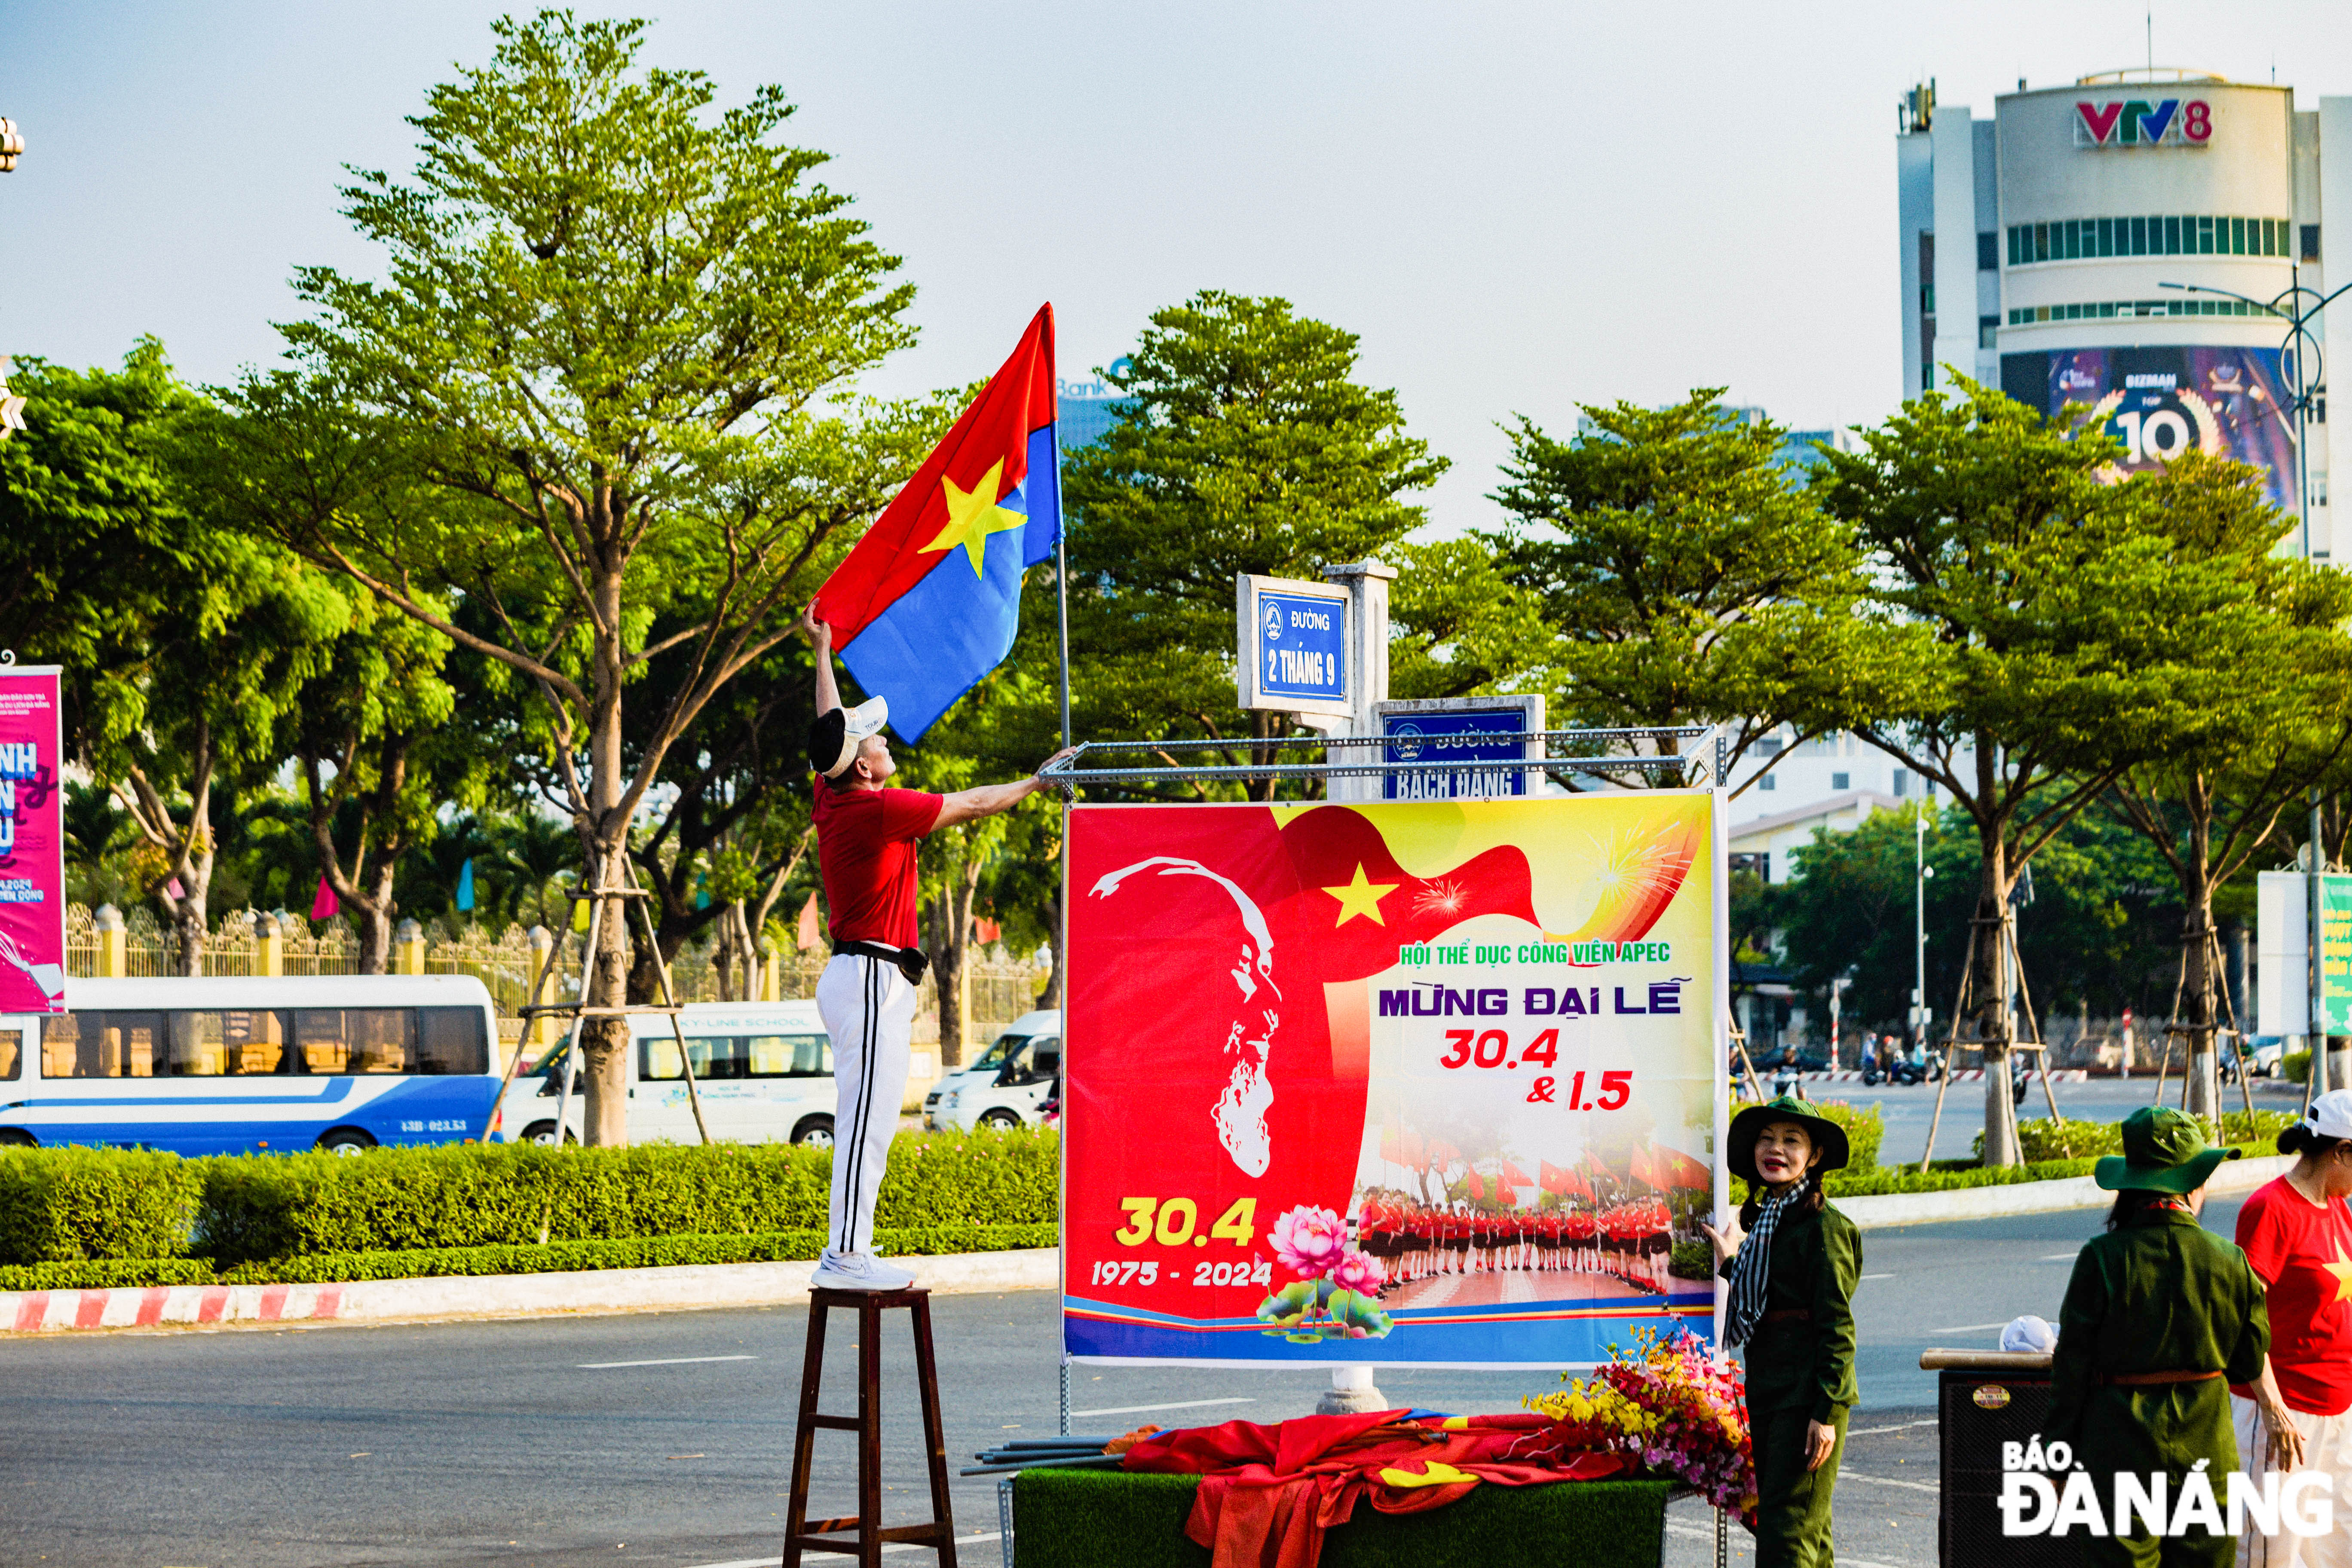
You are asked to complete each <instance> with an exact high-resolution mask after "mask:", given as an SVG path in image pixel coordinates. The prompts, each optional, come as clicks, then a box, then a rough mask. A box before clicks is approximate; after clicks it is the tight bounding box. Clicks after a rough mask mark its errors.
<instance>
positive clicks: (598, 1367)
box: [579, 1331, 1940, 1372]
mask: <svg viewBox="0 0 2352 1568" xmlns="http://www.w3.org/2000/svg"><path fill="white" fill-rule="evenodd" d="M1939 1332H1940V1331H1939ZM759 1359H760V1358H759V1357H758V1356H755V1355H668V1356H663V1357H662V1358H661V1359H660V1360H658V1361H583V1362H582V1363H579V1364H580V1370H581V1371H582V1372H602V1371H603V1370H604V1369H605V1368H606V1367H614V1366H689V1365H692V1364H693V1363H697V1362H706V1361H758V1360H759Z"/></svg>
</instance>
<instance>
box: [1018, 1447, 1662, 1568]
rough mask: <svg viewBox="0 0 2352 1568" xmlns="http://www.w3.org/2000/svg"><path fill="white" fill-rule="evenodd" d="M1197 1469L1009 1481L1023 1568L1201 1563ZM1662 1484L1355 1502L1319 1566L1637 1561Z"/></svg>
mask: <svg viewBox="0 0 2352 1568" xmlns="http://www.w3.org/2000/svg"><path fill="white" fill-rule="evenodd" d="M1200 1484H1201V1482H1200V1478H1199V1477H1198V1476H1162V1475H1148V1474H1140V1475H1130V1474H1129V1473H1128V1472H1126V1471H1124V1470H1024V1471H1023V1472H1022V1473H1021V1474H1020V1475H1019V1476H1017V1477H1016V1478H1014V1479H1013V1539H1014V1541H1015V1542H1017V1550H1018V1552H1019V1562H1020V1563H1021V1568H1109V1565H1113V1564H1116V1565H1117V1568H1209V1562H1210V1553H1209V1550H1208V1548H1206V1547H1204V1546H1196V1545H1194V1544H1193V1543H1192V1541H1191V1540H1190V1539H1189V1538H1188V1537H1187V1536H1186V1535H1185V1533H1184V1521H1185V1520H1186V1519H1187V1518H1189V1517H1190V1516H1191V1515H1192V1491H1193V1489H1194V1488H1195V1487H1197V1486H1199V1485H1200ZM1672 1490H1673V1484H1672V1483H1671V1482H1668V1481H1560V1482H1556V1483H1554V1484H1553V1485H1550V1486H1541V1487H1497V1486H1482V1487H1480V1488H1479V1489H1477V1490H1475V1491H1474V1492H1472V1493H1470V1494H1469V1495H1468V1496H1467V1497H1465V1498H1463V1499H1462V1500H1459V1501H1457V1502H1453V1503H1449V1504H1447V1505H1446V1506H1445V1507H1444V1508H1438V1509H1432V1510H1430V1511H1428V1512H1427V1513H1409V1514H1392V1513H1381V1512H1379V1511H1378V1510H1375V1509H1373V1508H1372V1506H1371V1505H1370V1503H1359V1504H1358V1505H1357V1507H1356V1512H1355V1517H1354V1518H1352V1519H1350V1520H1349V1521H1348V1522H1347V1523H1345V1524H1343V1525H1341V1526H1339V1528H1338V1529H1337V1530H1334V1531H1331V1532H1330V1533H1329V1534H1328V1535H1327V1536H1326V1537H1325V1538H1324V1542H1323V1568H1433V1565H1436V1564H1448V1563H1486V1564H1490V1565H1491V1568H1505V1565H1506V1564H1508V1565H1511V1568H1569V1565H1570V1564H1573V1565H1575V1568H1600V1565H1602V1564H1607V1565H1608V1568H1620V1565H1622V1568H1639V1565H1640V1564H1642V1563H1656V1562H1658V1561H1659V1560H1660V1559H1661V1557H1662V1556H1663V1554H1664V1549H1665V1538H1666V1497H1667V1494H1668V1493H1669V1492H1671V1491H1672Z"/></svg>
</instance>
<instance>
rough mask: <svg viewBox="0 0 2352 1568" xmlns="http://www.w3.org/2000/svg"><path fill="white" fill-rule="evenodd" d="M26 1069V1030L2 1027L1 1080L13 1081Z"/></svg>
mask: <svg viewBox="0 0 2352 1568" xmlns="http://www.w3.org/2000/svg"><path fill="white" fill-rule="evenodd" d="M24 1070H25V1031H24V1030H22V1029H0V1082H11V1083H13V1082H14V1081H16V1079H17V1078H18V1077H19V1076H20V1075H21V1074H22V1073H23V1072H24Z"/></svg>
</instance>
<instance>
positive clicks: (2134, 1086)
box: [1765, 1071, 2303, 1165]
mask: <svg viewBox="0 0 2352 1568" xmlns="http://www.w3.org/2000/svg"><path fill="white" fill-rule="evenodd" d="M2251 1087H2252V1090H2253V1103H2254V1109H2255V1110H2302V1109H2303V1086H2302V1085H2301V1084H2295V1083H2289V1082H2287V1081H2286V1080H2285V1079H2261V1078H2258V1079H2253V1080H2252V1086H2251ZM1765 1088H1766V1089H1767V1090H1768V1091H1769V1089H1770V1088H1771V1083H1770V1075H1769V1073H1768V1074H1767V1075H1766V1081H1765ZM2052 1088H2053V1090H2054V1091H2055V1093H2056V1095H2057V1100H2058V1110H2059V1112H2060V1114H2062V1115H2064V1116H2069V1117H2074V1116H2082V1117H2086V1118H2088V1119H2090V1120H2092V1121H2122V1120H2123V1119H2124V1118H2125V1117H2126V1116H2128V1115H2130V1114H2131V1113H2132V1112H2133V1111H2134V1110H2137V1109H2139V1108H2140V1107H2141V1106H2143V1105H2147V1104H2149V1103H2151V1102H2152V1101H2153V1100H2155V1098H2156V1078H2155V1075H2153V1074H2150V1073H2143V1074H2139V1075H2137V1076H2135V1077H2132V1078H2129V1079H2117V1078H2100V1079H2091V1080H2090V1081H2089V1082H2087V1083H2060V1084H2054V1085H2053V1086H2052ZM2165 1090H2166V1092H2165V1103H2166V1104H2167V1105H2179V1103H2180V1075H2179V1072H2178V1071H2176V1072H2174V1073H2173V1074H2172V1075H2171V1076H2170V1077H2169V1078H2168V1079H2166V1082H2165ZM1805 1092H1806V1093H1807V1094H1808V1095H1810V1096H1811V1097H1812V1098H1813V1099H1815V1100H1844V1101H1845V1102H1847V1103H1848V1104H1850V1105H1856V1106H1862V1105H1876V1106H1878V1107H1880V1108H1881V1110H1882V1113H1883V1114H1884V1115H1885V1119H1886V1139H1885V1144H1884V1145H1883V1146H1882V1148H1881V1151H1880V1153H1879V1161H1880V1163H1883V1164H1890V1165H1891V1164H1899V1163H1905V1162H1914V1163H1916V1161H1917V1160H1918V1158H1919V1156H1920V1154H1921V1153H1922V1152H1924V1151H1925V1150H1926V1148H1927V1125H1928V1122H1929V1121H1931V1120H1933V1119H1934V1116H1935V1110H1936V1086H1935V1085H1934V1084H1932V1083H1922V1084H1914V1085H1911V1086H1910V1087H1908V1088H1904V1087H1900V1086H1897V1085H1895V1084H1884V1083H1883V1084H1880V1085H1879V1086H1878V1087H1876V1088H1875V1089H1870V1088H1865V1087H1864V1085H1863V1083H1862V1081H1861V1080H1860V1079H1853V1080H1852V1081H1850V1082H1844V1083H1837V1082H1830V1081H1820V1082H1808V1083H1807V1084H1806V1085H1805ZM2221 1096H2222V1105H2223V1108H2224V1109H2225V1110H2238V1109H2239V1108H2240V1107H2241V1106H2242V1104H2243V1103H2244V1102H2243V1101H2242V1100H2240V1099H2239V1096H2238V1087H2237V1086H2236V1085H2235V1084H2224V1085H2222V1086H2221ZM1984 1106H1985V1086H1984V1084H1983V1082H1982V1081H1981V1080H1979V1081H1976V1082H1969V1083H1955V1084H1953V1085H1952V1086H1951V1088H1950V1089H1949V1090H1948V1092H1947V1093H1946V1095H1945V1097H1944V1114H1943V1119H1942V1120H1941V1121H1938V1122H1937V1125H1936V1158H1937V1159H1938V1160H1963V1159H1968V1158H1970V1157H1971V1156H1973V1155H1974V1153H1975V1152H1976V1149H1975V1140H1976V1136H1977V1134H1978V1133H1979V1132H1980V1131H1983V1130H1984ZM2049 1115H2050V1102H2049V1101H2048V1100H2045V1099H2043V1098H2042V1085H2041V1083H2040V1082H2039V1081H2037V1082H2035V1083H2034V1084H2033V1085H2032V1087H2031V1088H2029V1089H2027V1090H2026V1091H2025V1103H2024V1104H2023V1105H2021V1106H2020V1107H2019V1108H2018V1116H2019V1117H2020V1118H2021V1120H2023V1121H2039V1120H2045V1119H2047V1118H2048V1116H2049Z"/></svg>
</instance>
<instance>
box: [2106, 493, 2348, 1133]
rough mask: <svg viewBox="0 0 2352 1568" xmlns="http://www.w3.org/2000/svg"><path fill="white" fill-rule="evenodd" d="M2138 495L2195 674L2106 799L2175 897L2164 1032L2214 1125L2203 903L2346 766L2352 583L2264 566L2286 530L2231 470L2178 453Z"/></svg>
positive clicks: (2212, 945) (2193, 1100)
mask: <svg viewBox="0 0 2352 1568" xmlns="http://www.w3.org/2000/svg"><path fill="white" fill-rule="evenodd" d="M2135 488H2136V489H2137V499H2138V500H2139V501H2140V502H2141V503H2142V509H2141V514H2142V516H2143V517H2144V518H2145V520H2146V521H2147V531H2148V533H2149V535H2150V536H2151V541H2152V542H2153V543H2154V544H2155V545H2156V546H2157V548H2158V550H2159V551H2160V552H2161V559H2162V562H2163V564H2164V566H2165V568H2166V569H2167V570H2168V572H2169V574H2171V575H2172V576H2173V577H2174V579H2175V581H2176V582H2177V583H2179V584H2182V585H2183V586H2184V587H2188V586H2189V585H2194V586H2195V587H2196V588H2198V589H2201V603H2199V604H2197V605H2194V606H2192V607H2193V609H2194V612H2195V614H2196V626H2197V630H2198V634H2199V635H2198V637H2197V638H2196V642H2195V652H2196V655H2197V658H2195V659H2194V661H2193V662H2189V663H2185V664H2184V665H2183V666H2182V667H2181V668H2180V670H2179V679H2177V680H2175V681H2174V682H2172V683H2171V684H2170V685H2169V686H2168V687H2167V688H2166V689H2164V690H2163V691H2162V692H2161V693H2159V694H2158V696H2159V699H2160V700H2161V701H2162V702H2163V704H2164V706H2163V707H2162V708H2161V709H2159V710H2158V711H2157V712H2156V713H2155V714H2153V715H2150V716H2148V718H2147V720H2144V722H2149V723H2152V724H2154V725H2155V726H2157V727H2158V728H2160V729H2161V730H2162V731H2163V732H2164V733H2165V735H2166V743H2165V744H2164V745H2163V746H2162V748H2161V749H2159V750H2156V751H2154V752H2151V753H2150V754H2149V755H2148V756H2147V757H2146V758H2145V759H2144V760H2142V761H2140V762H2138V763H2135V764H2134V765H2132V766H2131V767H2130V768H2128V769H2126V770H2125V772H2124V773H2122V774H2121V775H2120V776H2118V777H2117V778H2116V783H2115V788H2114V793H2113V795H2111V796H2110V799H2111V801H2112V804H2113V807H2114V809H2115V811H2116V814H2117V815H2118V816H2120V817H2121V818H2122V819H2123V820H2124V821H2125V822H2127V823H2129V824H2130V825H2131V826H2133V827H2135V828H2137V830H2138V831H2139V832H2140V833H2142V834H2143V835H2145V836H2146V837H2147V840H2148V842H2149V843H2150V844H2151V845H2153V846H2154V847H2155V848H2156V850H2157V852H2158V854H2159V855H2161V856H2162V857H2163V858H2164V861H2165V863H2166V865H2167V866H2168V868H2170V869H2171V871H2172V874H2173V876H2174V877H2175V878H2176V879H2178V880H2179V884H2180V898H2181V908H2182V919H2181V927H2180V985H2179V993H2180V1006H2179V1016H2177V1017H2174V1018H2171V1019H2168V1025H2170V1026H2178V1027H2179V1028H2180V1029H2181V1030H2183V1031H2184V1032H2185V1034H2186V1037H2187V1041H2188V1047H2189V1050H2188V1058H2189V1078H2188V1083H2189V1110H2190V1111H2192V1112H2193V1113H2196V1114H2198V1115H2202V1116H2219V1115H2220V1114H2221V1105H2220V1103H2219V1080H2218V1079H2217V1077H2216V1075H2215V1073H2214V1070H2213V1069H2214V1065H2215V1061H2216V1057H2215V1051H2214V1042H2215V1034H2214V1031H2215V1029H2216V1028H2217V1027H2218V1026H2219V1023H2220V1018H2219V1009H2218V1006H2217V993H2218V991H2219V989H2220V986H2221V975H2220V974H2219V973H2218V972H2217V971H2218V968H2219V963H2218V960H2219V959H2220V956H2221V947H2220V935H2219V932H2218V931H2216V929H2215V927H2214V924H2213V898H2214V893H2215V891H2216V889H2219V888H2220V887H2221V885H2222V884H2223V883H2224V882H2227V881H2228V880H2229V879H2231V878H2232V877H2234V876H2236V875H2238V873H2239V872H2241V871H2242V870H2243V869H2244V868H2246V866H2247V864H2248V862H2249V861H2250V860H2251V859H2252V857H2253V855H2254V853H2255V851H2256V850H2257V849H2258V848H2259V847H2261V846H2262V844H2263V841H2264V840H2265V839H2266V838H2268V837H2270V836H2271V834H2272V832H2273V829H2274V828H2275V827H2276V826H2278V823H2279V820H2280V818H2281V817H2282V816H2284V815H2285V814H2287V813H2288V812H2289V811H2290V810H2291V809H2299V808H2300V807H2301V806H2302V805H2303V804H2304V802H2305V798H2306V795H2307V794H2308V792H2309V791H2310V789H2311V787H2312V786H2313V785H2314V784H2317V783H2318V782H2319V781H2320V780H2321V779H2322V778H2323V777H2325V776H2326V774H2327V773H2329V772H2330V771H2331V770H2333V769H2334V768H2336V766H2337V765H2338V764H2339V763H2342V762H2343V761H2344V759H2345V757H2346V754H2347V750H2352V641H2348V640H2347V637H2346V636H2345V632H2344V627H2345V624H2346V623H2347V620H2352V578H2347V577H2345V576H2344V575H2343V574H2341V573H2339V572H2336V571H2334V570H2332V569H2329V568H2326V567H2314V566H2313V565H2311V564H2310V563H2307V562H2304V561H2299V560H2294V559H2291V558H2288V557H2284V556H2280V555H2275V554H2273V549H2274V548H2275V546H2276V545H2277V544H2278V542H2280V540H2282V539H2283V538H2284V537H2285V535H2286V533H2287V531H2288V530H2289V529H2290V528H2291V527H2292V526H2293V524H2292V521H2291V520H2290V519H2288V518H2286V517H2284V516H2283V515H2282V514H2281V513H2279V512H2278V511H2277V510H2274V509H2273V508H2272V507H2271V506H2269V505H2268V504H2267V503H2266V502H2265V501H2264V500H2263V494H2262V478H2261V476H2260V475H2259V474H2258V473H2256V472H2255V470H2253V469H2252V468H2247V467H2245V466H2243V465H2242V464H2237V463H2226V462H2220V461H2216V460H2214V459H2212V458H2207V457H2206V456H2205V455H2204V454H2203V453H2201V452H2191V453H2189V454H2186V455H2184V456H2183V457H2181V458H2177V459H2175V460H2174V461H2173V462H2172V463H2171V464H2170V465H2168V467H2167V468H2165V470H2164V471H2163V472H2161V473H2159V474H2154V475H2150V476H2148V477H2147V478H2146V479H2140V480H2138V481H2137V484H2136V487H2135ZM2238 1026H2239V1027H2240V1028H2244V1027H2245V1026H2246V1022H2245V1020H2243V1019H2240V1020H2239V1024H2238ZM2170 1044H2171V1042H2170V1040H2169V1039H2168V1040H2167V1041H2166V1048H2167V1049H2169V1048H2170Z"/></svg>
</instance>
